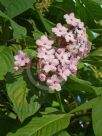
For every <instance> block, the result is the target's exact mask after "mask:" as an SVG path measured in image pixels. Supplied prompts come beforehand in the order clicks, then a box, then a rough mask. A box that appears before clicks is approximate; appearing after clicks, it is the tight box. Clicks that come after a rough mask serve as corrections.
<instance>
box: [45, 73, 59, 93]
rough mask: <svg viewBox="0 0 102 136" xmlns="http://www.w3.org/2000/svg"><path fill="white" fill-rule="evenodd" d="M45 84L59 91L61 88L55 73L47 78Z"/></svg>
mask: <svg viewBox="0 0 102 136" xmlns="http://www.w3.org/2000/svg"><path fill="white" fill-rule="evenodd" d="M47 84H48V86H49V88H50V89H52V90H56V91H60V90H61V85H60V83H59V78H58V76H57V75H52V77H51V78H48V79H47Z"/></svg>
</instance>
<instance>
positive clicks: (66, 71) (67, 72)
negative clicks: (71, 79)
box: [58, 65, 71, 81]
mask: <svg viewBox="0 0 102 136" xmlns="http://www.w3.org/2000/svg"><path fill="white" fill-rule="evenodd" d="M58 74H59V75H60V76H61V77H62V78H63V79H64V80H65V81H66V80H67V77H68V76H69V75H70V74H71V71H70V70H69V69H68V67H67V66H65V65H64V66H59V67H58Z"/></svg>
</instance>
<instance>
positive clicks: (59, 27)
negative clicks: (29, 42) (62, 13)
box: [52, 23, 68, 37]
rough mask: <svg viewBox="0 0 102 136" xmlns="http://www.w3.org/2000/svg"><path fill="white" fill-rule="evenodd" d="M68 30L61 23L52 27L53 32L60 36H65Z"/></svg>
mask: <svg viewBox="0 0 102 136" xmlns="http://www.w3.org/2000/svg"><path fill="white" fill-rule="evenodd" d="M67 30H68V29H67V28H66V27H64V26H62V24H61V23H58V24H57V25H56V27H54V28H52V32H53V33H55V34H56V35H57V36H58V37H61V36H65V34H66V33H67Z"/></svg>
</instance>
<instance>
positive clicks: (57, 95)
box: [56, 92, 65, 112]
mask: <svg viewBox="0 0 102 136" xmlns="http://www.w3.org/2000/svg"><path fill="white" fill-rule="evenodd" d="M56 98H57V101H58V103H59V106H60V110H61V111H62V112H65V111H64V107H63V104H62V102H61V95H60V92H56Z"/></svg>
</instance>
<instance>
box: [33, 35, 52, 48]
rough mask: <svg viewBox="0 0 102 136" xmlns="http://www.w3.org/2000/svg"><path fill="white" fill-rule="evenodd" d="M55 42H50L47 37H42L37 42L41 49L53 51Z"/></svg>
mask: <svg viewBox="0 0 102 136" xmlns="http://www.w3.org/2000/svg"><path fill="white" fill-rule="evenodd" d="M53 43H54V41H52V40H49V39H48V38H47V36H46V35H42V36H41V38H40V39H38V40H37V41H36V44H37V45H38V46H41V47H45V48H46V49H51V48H52V44H53Z"/></svg>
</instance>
